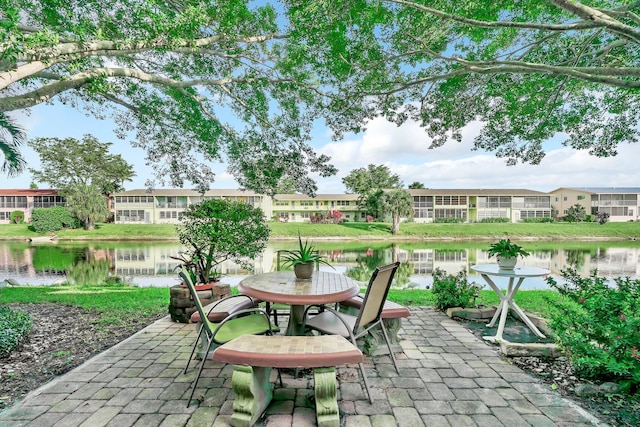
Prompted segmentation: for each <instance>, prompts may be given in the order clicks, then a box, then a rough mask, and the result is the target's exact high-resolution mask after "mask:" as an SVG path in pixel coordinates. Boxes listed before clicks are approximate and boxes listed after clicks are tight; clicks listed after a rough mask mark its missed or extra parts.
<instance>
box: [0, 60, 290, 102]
mask: <svg viewBox="0 0 640 427" xmlns="http://www.w3.org/2000/svg"><path fill="white" fill-rule="evenodd" d="M98 77H127V78H133V79H137V80H141V81H144V82H148V83H152V84H158V85H162V86H167V87H173V88H187V87H193V86H222V85H225V84H229V83H255V82H258V81H265V80H268V81H269V82H271V83H281V82H287V81H290V80H287V79H266V78H246V79H242V78H224V79H218V80H207V79H195V80H186V81H180V80H174V79H169V78H164V77H159V76H156V75H152V74H148V73H145V72H143V71H141V70H136V69H132V68H94V69H93V70H90V71H85V72H81V73H77V74H75V75H73V76H70V77H67V78H65V79H64V80H60V81H56V82H54V83H49V84H47V85H44V86H42V87H40V88H38V89H35V90H32V91H30V92H27V93H24V94H20V95H16V96H9V97H5V98H2V103H1V104H0V111H12V110H16V109H22V108H28V107H32V106H34V105H36V104H39V103H42V102H45V101H48V100H49V99H51V98H52V97H54V96H55V95H57V94H60V93H62V92H65V91H68V90H71V89H79V88H80V87H82V86H84V85H86V84H88V83H90V82H91V80H92V79H95V78H98Z"/></svg>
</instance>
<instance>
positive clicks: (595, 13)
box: [549, 0, 640, 43]
mask: <svg viewBox="0 0 640 427" xmlns="http://www.w3.org/2000/svg"><path fill="white" fill-rule="evenodd" d="M549 1H550V2H551V3H553V4H554V5H556V6H557V7H559V8H560V9H562V10H564V11H567V12H569V13H571V14H573V15H576V16H578V17H580V18H582V19H583V20H590V21H592V22H594V23H595V24H597V25H598V26H603V27H606V28H607V29H608V30H610V31H611V32H612V33H615V34H619V35H621V36H623V37H626V38H628V39H629V40H632V41H634V42H635V43H640V30H638V29H637V28H634V27H632V26H630V25H626V24H623V23H621V22H620V21H618V20H616V19H613V18H612V17H611V16H610V15H608V14H606V13H604V12H602V11H600V10H598V9H594V8H592V7H589V6H586V5H584V4H581V3H578V2H577V1H575V0H549Z"/></svg>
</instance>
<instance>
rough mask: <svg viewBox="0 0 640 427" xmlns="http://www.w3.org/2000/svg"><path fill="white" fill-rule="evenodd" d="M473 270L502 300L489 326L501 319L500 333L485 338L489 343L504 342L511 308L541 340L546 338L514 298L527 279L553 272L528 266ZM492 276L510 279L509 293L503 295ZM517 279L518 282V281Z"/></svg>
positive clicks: (487, 266)
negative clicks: (505, 326) (503, 335)
mask: <svg viewBox="0 0 640 427" xmlns="http://www.w3.org/2000/svg"><path fill="white" fill-rule="evenodd" d="M471 269H472V270H473V271H475V272H477V273H480V275H481V276H482V278H483V279H484V281H485V282H487V284H488V285H489V287H490V288H491V289H493V291H494V292H495V293H496V295H498V297H499V298H500V304H499V305H498V309H497V310H496V312H495V314H494V315H493V318H492V319H491V322H489V324H488V325H487V326H488V327H490V328H493V326H494V325H495V323H496V320H498V317H500V322H499V323H498V331H497V332H496V335H494V336H485V337H483V338H484V339H485V340H487V341H493V342H500V341H503V338H502V334H503V333H504V325H505V323H506V322H507V313H508V311H509V308H511V309H513V311H515V312H516V313H517V314H518V316H519V317H520V319H521V320H522V321H523V322H524V324H525V325H527V326H528V327H529V329H531V330H532V331H533V333H535V334H536V335H537V336H539V337H540V338H546V337H545V336H544V334H543V333H542V332H540V330H539V329H538V328H537V327H536V325H534V324H533V322H532V321H531V319H529V318H528V317H527V315H526V314H525V313H524V311H522V309H521V308H520V307H518V304H516V302H515V301H514V300H513V297H514V296H515V295H516V293H517V292H518V289H520V285H522V282H524V280H525V279H526V278H527V277H543V276H546V275H548V274H550V273H551V271H549V270H547V269H544V268H538V267H528V266H520V267H518V266H516V267H515V268H514V269H513V270H503V269H501V268H500V267H498V264H478V265H472V266H471ZM491 276H494V277H507V278H509V284H508V285H507V292H506V294H503V293H502V292H501V291H500V288H499V287H498V286H497V285H496V284H495V282H494V281H493V279H492V278H491ZM516 279H517V281H516Z"/></svg>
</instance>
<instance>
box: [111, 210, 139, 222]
mask: <svg viewBox="0 0 640 427" xmlns="http://www.w3.org/2000/svg"><path fill="white" fill-rule="evenodd" d="M116 222H144V210H133V209H131V210H129V209H122V210H117V211H116Z"/></svg>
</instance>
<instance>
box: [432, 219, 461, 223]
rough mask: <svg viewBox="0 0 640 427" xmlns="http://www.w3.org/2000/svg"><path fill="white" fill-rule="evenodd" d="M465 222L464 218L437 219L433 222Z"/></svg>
mask: <svg viewBox="0 0 640 427" xmlns="http://www.w3.org/2000/svg"><path fill="white" fill-rule="evenodd" d="M464 221H465V219H464V218H436V219H434V220H433V222H434V223H437V224H459V223H463V222H464Z"/></svg>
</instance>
